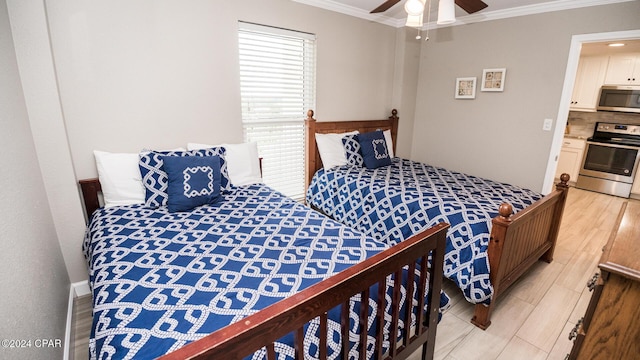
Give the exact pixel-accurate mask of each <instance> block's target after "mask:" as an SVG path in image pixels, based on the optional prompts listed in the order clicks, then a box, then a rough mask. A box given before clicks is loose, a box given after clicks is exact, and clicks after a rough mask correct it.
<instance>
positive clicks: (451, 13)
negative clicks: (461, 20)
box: [436, 0, 456, 25]
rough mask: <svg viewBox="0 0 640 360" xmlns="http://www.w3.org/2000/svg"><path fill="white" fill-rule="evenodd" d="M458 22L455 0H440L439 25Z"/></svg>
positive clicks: (437, 22)
mask: <svg viewBox="0 0 640 360" xmlns="http://www.w3.org/2000/svg"><path fill="white" fill-rule="evenodd" d="M454 22H456V7H455V2H454V0H440V2H439V3H438V21H436V24H438V25H446V24H452V23H454Z"/></svg>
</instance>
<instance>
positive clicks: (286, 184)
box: [238, 22, 316, 200]
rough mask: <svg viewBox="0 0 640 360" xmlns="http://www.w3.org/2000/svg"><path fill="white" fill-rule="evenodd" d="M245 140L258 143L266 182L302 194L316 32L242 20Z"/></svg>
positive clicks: (295, 195)
mask: <svg viewBox="0 0 640 360" xmlns="http://www.w3.org/2000/svg"><path fill="white" fill-rule="evenodd" d="M238 43H239V55H240V96H241V102H242V123H243V127H244V136H245V140H246V141H256V142H257V143H258V151H259V152H260V156H261V157H262V174H263V178H264V182H265V183H266V184H267V185H269V186H271V187H273V188H274V189H276V190H278V191H280V192H282V193H284V194H285V195H287V196H289V197H292V198H294V199H296V200H301V199H303V198H304V181H305V180H304V179H305V177H304V171H305V170H304V156H305V154H304V119H305V117H306V113H307V110H308V109H313V108H315V58H316V55H315V36H314V35H311V34H307V33H300V32H296V31H291V30H284V29H278V28H272V27H267V26H262V25H256V24H250V23H243V22H240V23H239V30H238Z"/></svg>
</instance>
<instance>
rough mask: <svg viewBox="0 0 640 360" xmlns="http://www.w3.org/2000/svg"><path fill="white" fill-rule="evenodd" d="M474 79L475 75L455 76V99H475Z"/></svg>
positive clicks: (475, 79)
mask: <svg viewBox="0 0 640 360" xmlns="http://www.w3.org/2000/svg"><path fill="white" fill-rule="evenodd" d="M476 81H477V78H476V77H475V76H474V77H461V78H456V99H475V98H476Z"/></svg>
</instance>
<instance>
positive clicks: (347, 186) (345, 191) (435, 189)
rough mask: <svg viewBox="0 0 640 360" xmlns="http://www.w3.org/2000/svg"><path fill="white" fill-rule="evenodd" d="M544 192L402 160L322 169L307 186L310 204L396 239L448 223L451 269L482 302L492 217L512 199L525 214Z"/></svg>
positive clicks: (487, 296)
mask: <svg viewBox="0 0 640 360" xmlns="http://www.w3.org/2000/svg"><path fill="white" fill-rule="evenodd" d="M540 198H542V195H540V194H538V193H536V192H533V191H531V190H527V189H523V188H520V187H517V186H513V185H508V184H503V183H499V182H496V181H491V180H487V179H482V178H479V177H475V176H470V175H467V174H463V173H459V172H455V171H449V170H446V169H443V168H438V167H434V166H429V165H426V164H422V163H418V162H414V161H411V160H407V159H401V158H394V159H393V160H392V164H391V165H390V166H384V167H379V168H377V169H367V168H365V167H358V166H350V165H345V166H339V167H335V168H332V169H329V170H325V169H320V170H318V172H317V173H316V174H315V175H314V177H313V179H312V181H311V184H310V186H309V189H308V191H307V196H306V200H307V204H309V205H311V206H314V207H316V208H318V209H320V210H321V211H322V212H324V213H325V214H327V215H329V216H330V217H332V218H334V219H336V220H338V221H340V222H342V223H344V224H346V225H349V226H352V227H354V228H356V229H357V230H360V231H362V232H364V233H365V234H368V235H371V236H373V237H375V238H376V239H380V240H383V241H386V242H387V243H388V244H390V245H393V244H396V243H397V242H399V241H402V240H404V239H407V238H408V237H410V236H411V235H412V234H415V233H417V232H418V231H420V230H422V229H425V228H427V227H430V226H433V225H435V224H437V223H438V222H441V221H444V222H447V223H449V224H451V227H450V229H449V232H448V234H447V250H446V253H445V258H444V261H445V267H444V274H445V276H446V277H447V278H449V279H451V280H453V281H454V282H455V283H456V284H457V285H458V287H459V288H460V289H461V290H462V292H463V294H464V296H465V298H466V299H467V300H468V301H469V302H471V303H474V304H477V303H486V304H488V303H489V302H490V300H491V296H492V294H493V287H492V286H491V283H490V281H489V259H488V255H487V248H488V246H489V235H490V233H491V226H492V223H491V220H492V218H494V217H495V216H497V215H498V208H499V206H500V204H502V203H503V202H508V203H510V204H511V205H512V206H513V209H514V211H515V212H518V211H520V210H522V209H524V208H525V207H527V206H529V205H530V204H532V203H534V202H535V201H537V200H538V199H540Z"/></svg>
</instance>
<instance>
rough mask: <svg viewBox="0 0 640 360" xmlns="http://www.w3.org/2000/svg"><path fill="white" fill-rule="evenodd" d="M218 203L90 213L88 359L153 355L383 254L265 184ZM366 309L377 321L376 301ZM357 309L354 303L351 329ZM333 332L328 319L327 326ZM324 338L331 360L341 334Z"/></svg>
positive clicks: (309, 336) (373, 243)
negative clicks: (187, 209)
mask: <svg viewBox="0 0 640 360" xmlns="http://www.w3.org/2000/svg"><path fill="white" fill-rule="evenodd" d="M222 196H223V198H222V200H221V201H219V202H218V203H216V204H213V205H205V206H200V207H197V208H195V209H194V210H192V211H190V212H177V213H170V212H168V211H167V208H166V207H160V208H158V209H150V208H146V207H144V206H142V205H128V206H117V207H112V208H107V209H104V208H102V209H99V210H98V211H96V212H95V213H94V214H93V216H92V218H91V222H90V224H89V226H88V228H87V232H86V236H85V240H84V244H83V250H84V253H85V256H86V258H87V261H88V264H89V276H90V279H89V280H90V285H91V288H92V294H93V324H92V330H91V337H90V358H92V359H133V358H135V359H153V358H156V357H158V356H160V355H163V354H165V353H167V352H170V351H172V350H175V349H177V348H179V347H182V346H184V345H185V344H187V343H189V342H191V341H194V340H197V339H199V338H201V337H203V336H205V335H207V334H209V333H211V332H213V331H215V330H218V329H220V328H222V327H224V326H226V325H228V324H231V323H233V322H236V321H238V320H240V319H242V318H244V317H246V316H248V315H251V314H253V313H255V312H257V311H259V310H261V309H263V308H265V307H267V306H269V305H271V304H273V303H275V302H277V301H278V300H281V299H284V298H286V297H289V296H291V295H292V294H295V293H297V292H299V291H301V290H302V289H305V288H307V287H309V286H310V285H312V284H315V283H317V282H319V281H321V280H323V279H325V278H327V277H329V276H330V275H332V274H335V273H337V272H339V271H342V270H344V269H346V268H348V267H349V266H352V265H354V264H356V263H358V262H361V261H363V260H364V259H366V258H368V257H370V256H372V255H374V254H376V253H378V252H380V251H383V250H384V249H386V248H388V247H389V245H388V244H387V243H386V242H384V241H381V240H378V239H375V238H373V237H370V236H367V235H365V234H363V233H362V232H360V231H358V230H355V229H353V228H351V227H348V226H345V225H343V224H341V223H339V222H336V221H334V220H332V219H329V218H328V217H326V216H324V215H321V214H319V213H318V212H316V211H313V210H311V209H310V208H308V207H305V206H303V205H302V204H300V203H297V202H295V201H293V200H291V199H289V198H287V197H285V196H283V195H281V194H280V193H278V192H276V191H274V190H272V189H271V188H269V187H267V186H265V185H251V186H244V187H238V188H236V189H235V190H234V191H233V192H230V193H225V194H223V195H222ZM388 281H389V282H392V279H391V278H389V279H388ZM403 290H404V289H403ZM403 296H406V291H405V292H404V293H403ZM414 297H415V294H414ZM446 301H448V299H447V298H446V296H443V298H442V305H443V306H445V305H446ZM389 303H390V301H388V302H387V304H389ZM369 306H370V308H371V309H370V313H373V314H375V312H376V304H375V302H374V301H373V299H372V300H370V301H369ZM359 307H360V303H359V301H358V299H357V298H356V299H355V300H354V301H352V303H351V310H352V313H351V323H352V326H353V327H354V331H355V330H357V325H356V324H357V323H358V320H357V311H358V309H359ZM387 307H389V305H387ZM401 325H402V324H401ZM339 327H340V323H339V317H338V315H335V314H334V315H330V319H329V328H330V329H334V330H335V331H336V334H337V333H338V331H339ZM309 328H310V329H311V330H309V329H307V331H306V335H305V351H306V352H307V353H308V354H309V355H308V356H314V355H315V353H316V351H317V346H316V345H315V344H317V343H318V340H317V334H315V331H316V330H317V326H315V325H313V324H312V325H310V326H309ZM369 331H370V332H371V331H373V329H369ZM332 339H333V340H332ZM356 339H357V337H356ZM329 340H330V341H329V342H330V344H329V346H330V347H331V348H330V349H329V354H330V357H331V358H336V357H337V356H338V351H339V349H340V343H339V341H340V339H339V336H331V335H330V336H329ZM291 344H292V342H291V339H288V338H283V339H282V341H280V342H278V344H277V346H276V350H277V351H278V353H279V356H280V357H279V358H282V359H288V358H293V354H294V349H293V346H292V345H291ZM264 356H265V354H264V353H262V352H258V353H256V354H254V355H253V357H252V358H255V359H259V358H262V357H264ZM354 356H356V357H357V355H354ZM354 358H355V357H354Z"/></svg>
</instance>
